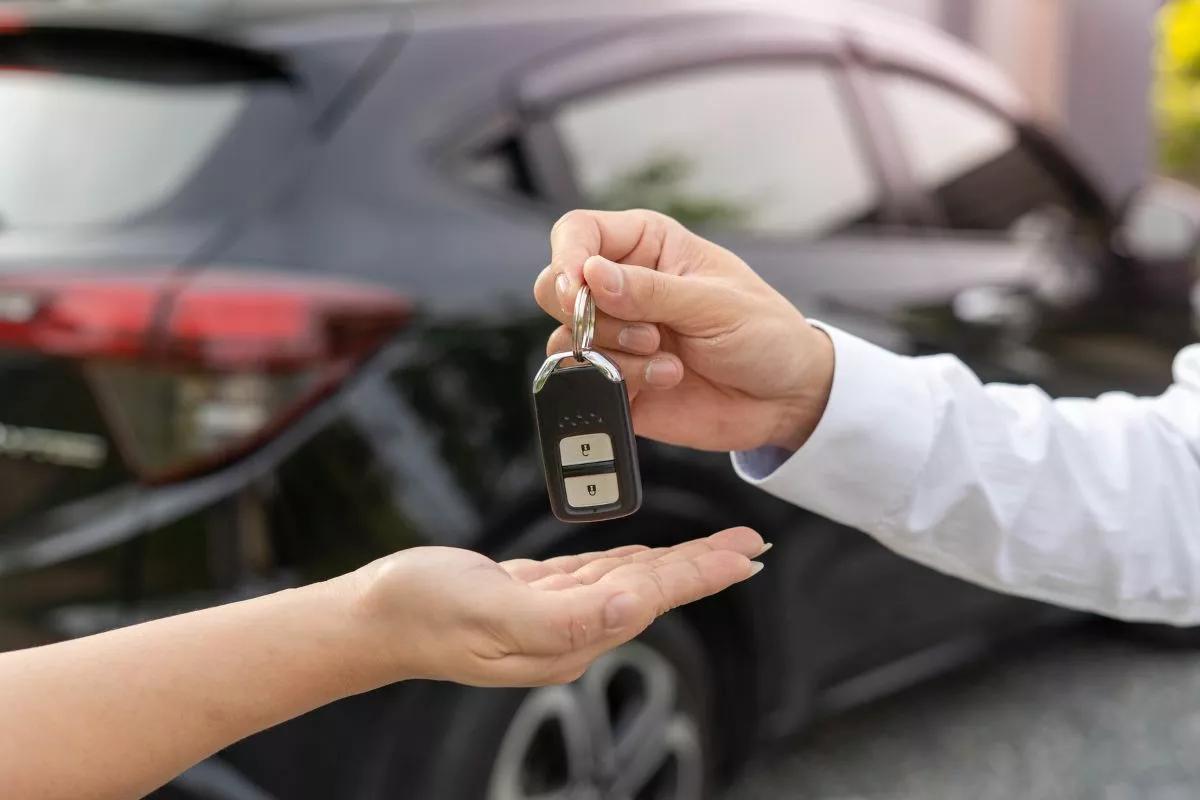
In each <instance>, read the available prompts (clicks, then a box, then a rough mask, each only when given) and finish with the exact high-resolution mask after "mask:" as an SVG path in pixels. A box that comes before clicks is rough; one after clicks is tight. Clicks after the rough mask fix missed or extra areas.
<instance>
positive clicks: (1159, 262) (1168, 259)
mask: <svg viewBox="0 0 1200 800" xmlns="http://www.w3.org/2000/svg"><path fill="white" fill-rule="evenodd" d="M1113 246H1114V249H1116V250H1117V252H1119V253H1121V254H1122V255H1126V256H1129V257H1131V258H1133V259H1134V260H1135V261H1138V262H1140V264H1141V265H1142V266H1145V267H1151V268H1154V267H1159V266H1174V267H1180V266H1185V267H1188V268H1190V267H1191V265H1192V263H1193V262H1194V261H1195V260H1196V258H1197V256H1198V255H1200V191H1197V190H1196V189H1193V188H1192V187H1190V186H1188V185H1187V184H1184V183H1180V182H1179V181H1174V180H1170V179H1168V178H1156V179H1154V180H1152V181H1151V182H1149V183H1147V184H1146V185H1145V186H1143V187H1142V188H1141V189H1139V190H1137V191H1136V192H1134V194H1133V195H1132V196H1131V197H1130V199H1129V201H1128V202H1127V203H1126V205H1125V209H1124V213H1123V214H1122V215H1121V223H1120V226H1119V227H1118V229H1117V231H1116V234H1115V238H1114V241H1113Z"/></svg>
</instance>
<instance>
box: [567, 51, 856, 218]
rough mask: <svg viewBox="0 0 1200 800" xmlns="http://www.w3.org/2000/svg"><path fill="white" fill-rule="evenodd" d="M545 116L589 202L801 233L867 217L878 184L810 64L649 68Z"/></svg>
mask: <svg viewBox="0 0 1200 800" xmlns="http://www.w3.org/2000/svg"><path fill="white" fill-rule="evenodd" d="M554 125H555V127H556V129H557V131H558V133H559V136H560V138H561V140H562V143H563V147H564V150H565V151H566V155H567V158H568V162H569V164H570V166H571V169H572V170H573V173H574V178H575V183H576V185H577V186H578V188H579V191H580V192H581V193H582V195H583V200H584V202H586V203H588V204H589V205H593V206H596V207H602V208H631V207H643V208H653V209H657V210H659V211H663V212H665V213H667V214H670V215H671V216H674V217H676V218H678V219H680V220H682V221H683V222H685V223H686V224H689V225H695V226H701V227H714V228H727V229H728V228H733V229H738V230H742V231H748V232H753V233H760V234H770V235H787V236H805V237H813V236H819V235H822V234H826V233H830V232H832V231H836V230H839V229H844V228H848V227H851V226H853V225H856V224H860V223H864V222H870V221H873V220H874V219H875V218H876V213H877V207H878V205H879V202H878V201H879V189H878V186H877V184H876V182H875V180H874V176H873V174H872V172H871V171H870V169H869V166H868V164H867V162H866V161H865V159H864V157H863V154H862V152H861V150H860V147H859V142H858V139H857V138H856V134H855V131H854V129H853V126H852V125H851V123H850V120H849V118H848V117H847V114H846V108H845V105H844V102H843V97H842V95H841V93H840V90H839V86H838V82H837V80H836V79H835V77H834V75H833V73H832V72H831V71H830V70H829V69H826V68H825V67H823V66H820V65H816V64H794V65H741V66H736V67H721V68H709V69H704V70H699V71H694V72H689V73H679V74H673V75H668V76H663V77H657V78H654V79H649V80H645V81H642V82H640V83H637V84H633V85H625V86H621V87H619V88H615V89H612V90H608V91H604V92H602V93H599V94H594V95H590V96H587V97H584V98H581V99H578V100H575V101H572V102H570V103H568V104H566V105H564V106H562V107H561V108H560V109H559V110H558V112H557V114H556V115H555V117H554Z"/></svg>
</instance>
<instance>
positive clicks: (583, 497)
mask: <svg viewBox="0 0 1200 800" xmlns="http://www.w3.org/2000/svg"><path fill="white" fill-rule="evenodd" d="M580 296H581V297H582V298H583V302H584V304H585V305H586V304H587V303H588V302H589V301H590V297H588V295H587V288H586V287H584V288H583V289H582V290H581V291H580ZM580 311H581V309H580V303H579V302H577V303H576V321H577V323H578V322H579V320H580ZM585 313H586V312H585ZM594 313H595V312H594V306H592V307H591V313H590V314H589V315H588V316H590V318H591V321H592V326H594V319H595V317H594ZM577 328H578V325H577ZM581 340H582V341H581ZM575 341H576V346H577V349H576V351H575V352H573V353H556V354H555V355H552V356H550V357H549V358H548V359H546V362H545V363H544V364H542V368H541V369H540V370H538V373H537V376H536V377H535V378H534V381H533V408H534V416H535V418H536V420H537V431H538V438H539V439H540V444H541V448H540V449H541V454H542V468H543V470H545V473H546V489H547V491H548V492H549V493H550V508H551V510H552V511H553V512H554V516H556V517H558V518H559V519H561V520H562V521H564V522H598V521H600V520H606V519H616V518H617V517H624V516H626V515H628V514H632V513H633V512H635V511H637V510H638V508H640V507H641V505H642V478H641V474H640V473H639V471H638V460H637V441H636V440H635V438H634V435H633V421H632V419H631V418H630V415H629V394H628V393H627V392H626V390H625V380H624V379H623V378H622V377H621V370H620V369H619V368H618V367H617V365H616V364H614V363H613V362H612V361H610V360H609V359H607V358H605V356H604V355H603V354H602V353H598V352H596V351H594V350H591V349H590V347H589V345H590V344H591V335H590V332H588V333H586V334H585V335H582V336H581V335H579V334H578V333H577V335H576V339H575ZM580 345H583V346H580ZM567 359H573V361H572V363H571V364H570V365H568V366H562V362H564V361H566V360H567Z"/></svg>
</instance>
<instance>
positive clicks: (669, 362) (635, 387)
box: [546, 328, 683, 399]
mask: <svg viewBox="0 0 1200 800" xmlns="http://www.w3.org/2000/svg"><path fill="white" fill-rule="evenodd" d="M570 349H571V334H570V333H568V332H567V331H566V330H565V329H564V328H559V329H558V330H556V331H555V332H554V333H552V334H551V335H550V339H549V341H547V343H546V354H547V355H550V354H551V353H561V352H568V351H570ZM599 349H600V351H601V352H602V353H604V355H605V356H607V357H608V358H609V359H610V360H611V361H613V362H615V363H616V365H617V367H619V368H620V370H621V377H623V378H624V379H625V386H626V388H628V389H629V397H630V399H633V398H634V397H637V394H638V392H639V391H641V390H642V389H643V388H651V389H671V388H674V387H675V386H677V385H679V382H680V381H681V380H683V362H682V361H680V360H679V356H677V355H675V354H674V353H667V352H658V353H654V354H653V355H649V356H641V355H633V354H630V353H623V352H621V351H614V350H609V349H607V348H599Z"/></svg>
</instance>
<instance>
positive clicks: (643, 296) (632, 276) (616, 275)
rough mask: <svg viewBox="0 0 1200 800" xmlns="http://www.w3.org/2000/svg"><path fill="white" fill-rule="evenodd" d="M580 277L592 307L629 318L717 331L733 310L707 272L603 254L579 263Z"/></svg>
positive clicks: (686, 330)
mask: <svg viewBox="0 0 1200 800" xmlns="http://www.w3.org/2000/svg"><path fill="white" fill-rule="evenodd" d="M583 277H584V280H585V281H586V282H587V285H588V287H589V288H590V289H591V291H592V296H593V297H595V298H596V307H597V308H599V309H600V310H601V311H603V312H605V313H606V314H608V315H609V316H612V317H616V318H617V319H622V320H625V321H627V322H658V323H662V324H663V325H666V326H667V327H669V328H672V329H674V330H676V331H678V332H680V333H682V334H685V335H692V336H700V335H705V334H711V333H715V332H718V331H720V330H721V329H722V328H724V327H725V325H727V324H728V323H729V322H730V320H731V319H732V317H733V315H734V313H735V311H734V309H733V308H731V303H730V302H729V300H730V298H729V291H728V289H727V288H726V287H724V286H722V285H721V284H720V283H719V282H717V281H714V280H712V279H710V278H704V277H700V276H696V275H671V274H669V273H666V272H659V271H658V270H655V269H651V268H649V267H638V266H628V265H625V264H617V263H614V262H612V261H609V260H608V259H607V258H604V257H603V256H591V257H590V258H588V260H587V261H585V262H584V263H583Z"/></svg>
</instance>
